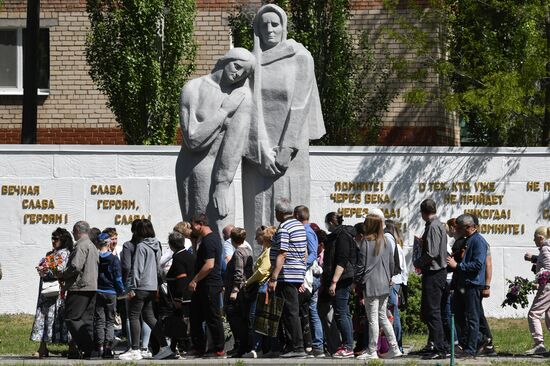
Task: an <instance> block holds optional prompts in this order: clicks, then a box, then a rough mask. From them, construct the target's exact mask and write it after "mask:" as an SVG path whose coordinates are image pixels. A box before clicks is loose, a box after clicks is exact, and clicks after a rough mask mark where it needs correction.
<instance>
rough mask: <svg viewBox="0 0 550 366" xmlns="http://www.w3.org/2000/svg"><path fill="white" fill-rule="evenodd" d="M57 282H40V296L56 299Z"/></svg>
mask: <svg viewBox="0 0 550 366" xmlns="http://www.w3.org/2000/svg"><path fill="white" fill-rule="evenodd" d="M59 291H60V288H59V281H52V282H42V292H41V294H42V296H44V297H57V296H59Z"/></svg>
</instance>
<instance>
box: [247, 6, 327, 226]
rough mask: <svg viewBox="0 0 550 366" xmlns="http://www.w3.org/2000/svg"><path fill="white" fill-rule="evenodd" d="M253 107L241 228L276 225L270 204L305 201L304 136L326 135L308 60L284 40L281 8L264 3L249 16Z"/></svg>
mask: <svg viewBox="0 0 550 366" xmlns="http://www.w3.org/2000/svg"><path fill="white" fill-rule="evenodd" d="M253 26H254V49H253V54H254V56H255V58H256V67H255V70H254V89H253V98H254V104H255V105H254V109H253V112H254V113H253V115H252V119H251V124H250V134H249V138H248V145H247V147H246V151H245V159H244V160H243V163H242V185H243V206H244V223H245V229H246V230H247V232H249V233H253V232H255V230H256V228H257V227H259V226H260V225H267V224H274V223H275V221H276V220H275V217H274V214H275V203H276V202H277V200H278V199H279V198H282V197H287V198H289V199H290V200H291V202H292V203H293V204H295V205H299V204H303V205H309V194H310V192H309V190H310V171H309V140H314V139H319V138H321V137H322V136H323V135H324V134H325V126H324V122H323V115H322V112H321V104H320V101H319V93H318V90H317V83H316V81H315V74H314V65H313V58H312V57H311V54H310V53H309V52H308V51H307V50H306V49H305V48H304V46H303V45H301V44H300V43H298V42H296V41H294V40H292V39H287V17H286V14H285V12H284V11H283V10H282V9H281V8H280V7H278V6H276V5H273V4H268V5H264V6H263V7H261V8H260V9H259V10H258V13H257V14H256V16H255V18H254V23H253Z"/></svg>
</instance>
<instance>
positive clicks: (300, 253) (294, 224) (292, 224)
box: [269, 219, 307, 283]
mask: <svg viewBox="0 0 550 366" xmlns="http://www.w3.org/2000/svg"><path fill="white" fill-rule="evenodd" d="M280 251H284V252H286V259H285V262H284V264H283V268H282V269H281V272H280V273H279V276H278V279H277V280H278V281H279V282H291V283H302V282H304V276H305V273H306V261H305V259H306V252H307V236H306V230H305V228H304V225H302V223H301V222H299V221H298V220H296V219H289V220H286V221H285V222H283V223H281V224H280V225H279V228H278V229H277V232H276V233H275V235H273V239H272V244H271V250H270V252H269V259H270V261H271V268H275V262H276V260H277V255H278V254H279V252H280Z"/></svg>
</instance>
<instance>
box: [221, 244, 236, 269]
mask: <svg viewBox="0 0 550 366" xmlns="http://www.w3.org/2000/svg"><path fill="white" fill-rule="evenodd" d="M233 253H235V247H234V246H233V244H231V238H229V239H227V240H226V241H224V242H223V250H222V262H221V264H222V275H223V274H224V273H225V270H226V269H227V262H229V261H227V262H226V261H225V258H226V257H227V256H230V257H233Z"/></svg>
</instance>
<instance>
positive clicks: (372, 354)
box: [357, 351, 378, 360]
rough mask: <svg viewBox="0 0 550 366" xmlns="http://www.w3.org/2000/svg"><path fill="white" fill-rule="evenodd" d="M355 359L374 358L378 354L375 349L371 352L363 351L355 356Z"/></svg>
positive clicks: (376, 357)
mask: <svg viewBox="0 0 550 366" xmlns="http://www.w3.org/2000/svg"><path fill="white" fill-rule="evenodd" d="M357 359H358V360H376V359H378V354H377V353H376V351H374V352H373V353H369V352H368V351H365V352H364V353H362V354H360V355H359V356H357Z"/></svg>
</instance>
